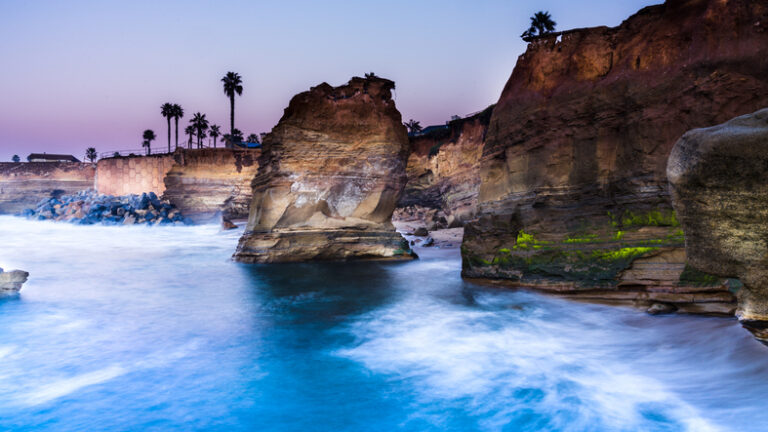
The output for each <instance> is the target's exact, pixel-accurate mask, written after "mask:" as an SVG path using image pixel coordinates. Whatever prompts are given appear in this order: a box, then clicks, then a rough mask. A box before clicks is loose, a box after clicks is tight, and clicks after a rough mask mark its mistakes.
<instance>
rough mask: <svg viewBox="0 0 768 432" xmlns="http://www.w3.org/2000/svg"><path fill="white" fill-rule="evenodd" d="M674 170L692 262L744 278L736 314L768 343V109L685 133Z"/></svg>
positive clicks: (677, 204)
mask: <svg viewBox="0 0 768 432" xmlns="http://www.w3.org/2000/svg"><path fill="white" fill-rule="evenodd" d="M667 176H668V177H669V182H670V186H671V188H670V189H671V192H672V202H673V204H674V206H675V210H676V211H677V214H678V215H679V217H680V222H681V223H682V225H683V229H684V230H685V248H686V251H687V253H688V260H689V262H690V263H691V265H693V266H694V267H696V268H698V269H700V270H703V271H707V272H709V273H714V274H717V275H720V276H723V277H737V278H739V279H740V280H741V282H743V284H744V286H743V287H742V288H741V289H740V290H739V292H738V296H737V297H738V301H739V308H738V310H737V312H736V314H737V316H738V317H739V319H740V320H741V322H742V323H743V324H744V326H745V327H747V328H748V329H750V330H752V331H753V333H755V335H756V336H757V337H758V338H759V339H761V340H763V341H768V109H763V110H760V111H757V112H756V113H754V114H749V115H745V116H741V117H736V118H735V119H733V120H730V121H728V122H726V123H723V124H721V125H718V126H713V127H710V128H706V129H695V130H692V131H690V132H688V133H686V134H685V135H683V137H682V138H681V139H680V140H679V141H678V142H677V144H675V147H674V148H673V149H672V153H671V154H670V156H669V163H668V165H667Z"/></svg>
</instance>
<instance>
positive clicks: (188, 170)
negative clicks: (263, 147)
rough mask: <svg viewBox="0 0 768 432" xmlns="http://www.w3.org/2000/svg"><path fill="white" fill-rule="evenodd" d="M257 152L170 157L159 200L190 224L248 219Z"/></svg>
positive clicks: (210, 151)
mask: <svg viewBox="0 0 768 432" xmlns="http://www.w3.org/2000/svg"><path fill="white" fill-rule="evenodd" d="M260 154H261V152H260V151H259V150H238V149H226V148H217V149H211V148H209V149H194V150H179V151H177V152H176V153H174V154H173V159H174V163H173V165H172V166H171V168H170V170H169V171H168V172H167V173H166V174H165V178H164V183H165V192H164V193H163V197H164V198H165V199H167V200H168V201H170V202H171V204H173V205H175V206H176V207H177V208H178V209H179V210H180V211H181V212H182V214H184V216H185V217H186V218H189V219H191V220H192V221H193V222H196V223H200V222H210V221H212V220H215V219H216V218H218V217H220V216H221V217H224V218H226V219H237V218H246V217H248V207H249V205H250V202H251V197H252V195H251V180H253V178H254V176H255V175H256V172H257V171H258V168H259V164H258V158H259V155H260Z"/></svg>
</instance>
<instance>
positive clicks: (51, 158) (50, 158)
mask: <svg viewBox="0 0 768 432" xmlns="http://www.w3.org/2000/svg"><path fill="white" fill-rule="evenodd" d="M27 162H80V160H79V159H78V158H76V157H74V156H72V155H63V154H49V153H31V154H30V155H29V156H27Z"/></svg>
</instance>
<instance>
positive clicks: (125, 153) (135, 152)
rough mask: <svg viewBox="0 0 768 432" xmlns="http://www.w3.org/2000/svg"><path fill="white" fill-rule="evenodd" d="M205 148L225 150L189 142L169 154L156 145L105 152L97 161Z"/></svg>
mask: <svg viewBox="0 0 768 432" xmlns="http://www.w3.org/2000/svg"><path fill="white" fill-rule="evenodd" d="M207 148H227V146H226V143H225V142H218V143H217V145H216V146H213V145H211V144H208V145H206V144H202V145H200V146H198V145H197V142H194V141H193V142H192V145H191V146H190V145H189V141H183V142H181V143H179V145H177V146H176V145H174V147H173V150H171V152H170V153H169V152H168V146H167V145H166V146H162V145H158V146H157V147H156V148H152V147H150V148H146V147H145V148H142V149H130V150H110V151H106V152H101V153H99V159H104V158H111V157H130V156H151V155H167V154H171V153H173V152H174V151H176V149H184V150H198V149H207ZM232 148H234V149H235V150H248V148H243V147H232Z"/></svg>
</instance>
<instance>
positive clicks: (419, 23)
mask: <svg viewBox="0 0 768 432" xmlns="http://www.w3.org/2000/svg"><path fill="white" fill-rule="evenodd" d="M659 2H660V1H649V0H622V1H618V2H617V1H615V0H584V1H579V2H574V1H572V0H477V1H466V0H464V1H450V0H441V1H437V0H423V1H406V0H402V1H385V2H382V1H377V2H373V1H357V2H349V1H333V0H329V1H323V2H320V1H312V0H306V1H245V0H243V1H229V2H227V1H143V0H133V1H78V0H67V1H54V0H51V1H46V0H37V1H27V0H3V1H1V2H0V40H2V43H0V58H1V59H2V61H0V161H8V160H10V158H11V156H12V155H13V154H19V155H20V156H21V157H22V159H23V158H25V157H26V155H27V154H29V153H30V152H43V151H45V152H49V153H55V152H65V153H72V154H74V155H75V156H77V157H80V158H82V157H83V153H84V150H85V148H86V147H90V146H92V147H96V149H97V150H98V151H99V152H106V151H113V150H123V149H140V148H141V134H142V132H143V131H144V129H153V130H154V131H155V133H156V134H157V135H158V140H157V141H155V142H154V143H153V148H154V147H158V148H160V147H164V146H165V145H166V123H165V119H164V118H162V117H161V116H160V105H161V104H162V103H164V102H175V103H178V104H180V105H182V107H183V108H184V110H185V114H186V116H185V118H184V119H182V121H181V122H180V129H181V128H182V127H181V125H184V126H186V124H187V121H188V120H189V118H190V117H191V114H192V113H193V112H197V111H201V112H203V113H205V114H207V117H208V118H209V119H211V120H212V121H213V122H214V123H216V124H219V125H221V126H222V129H228V127H227V126H226V125H227V124H228V119H229V102H228V100H227V99H226V97H225V96H224V94H223V91H222V88H221V82H220V81H219V80H220V78H221V77H222V76H223V75H224V74H225V73H226V72H227V71H229V70H231V71H236V72H238V73H240V75H241V76H242V77H243V81H244V87H245V89H244V92H243V95H242V97H239V98H237V100H236V120H235V122H236V127H238V128H239V129H240V130H242V131H243V132H244V133H245V134H246V135H247V134H249V133H251V132H256V133H258V132H267V131H269V130H270V129H271V128H272V126H274V125H275V123H276V122H277V121H278V120H279V118H280V116H281V115H282V112H283V109H284V108H285V107H286V106H287V105H288V101H289V100H290V98H291V97H292V96H293V95H294V94H296V93H298V92H301V91H304V90H307V89H309V87H311V86H314V85H317V84H319V83H321V82H323V81H325V82H328V83H329V84H331V85H340V84H343V83H345V82H346V81H348V80H349V78H350V77H352V76H354V75H363V73H365V72H370V71H373V72H375V73H376V74H377V75H379V76H382V77H386V78H389V79H392V80H394V81H395V82H396V83H397V89H396V103H397V106H398V108H399V109H400V111H401V112H402V114H403V118H404V120H407V119H409V118H414V119H416V120H419V121H421V123H422V125H429V124H439V123H443V122H445V120H447V119H449V118H450V116H451V115H454V114H458V115H464V114H467V113H471V112H474V111H478V110H481V109H483V108H485V107H486V106H488V105H490V104H492V103H494V102H496V100H497V99H498V96H499V94H500V93H501V90H502V88H503V86H504V83H505V82H506V80H507V78H508V77H509V75H510V74H511V72H512V68H513V67H514V64H515V61H516V59H517V56H518V55H520V54H521V53H522V52H523V51H524V50H525V43H524V42H523V41H522V40H521V39H520V37H519V35H520V33H522V32H523V30H525V29H526V28H527V27H528V24H529V17H530V16H531V15H532V14H533V13H534V12H536V11H538V10H548V11H549V12H550V13H551V14H552V16H553V18H554V20H555V21H557V24H558V26H557V28H558V29H559V30H564V29H568V28H575V27H588V26H596V25H610V26H615V25H618V24H619V23H620V22H621V21H622V20H624V19H625V18H626V17H628V16H629V15H631V14H633V13H634V12H636V11H637V10H638V9H640V8H642V7H643V6H647V5H650V4H655V3H659ZM180 140H183V137H180Z"/></svg>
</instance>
